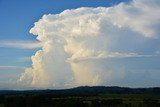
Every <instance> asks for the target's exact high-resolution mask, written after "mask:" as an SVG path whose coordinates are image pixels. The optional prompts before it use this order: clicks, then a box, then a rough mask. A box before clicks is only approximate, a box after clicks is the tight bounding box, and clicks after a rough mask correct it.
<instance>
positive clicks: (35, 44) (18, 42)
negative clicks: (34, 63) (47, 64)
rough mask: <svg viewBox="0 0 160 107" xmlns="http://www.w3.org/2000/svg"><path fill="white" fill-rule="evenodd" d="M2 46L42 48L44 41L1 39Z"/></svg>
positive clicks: (0, 44) (0, 45)
mask: <svg viewBox="0 0 160 107" xmlns="http://www.w3.org/2000/svg"><path fill="white" fill-rule="evenodd" d="M0 47H1V48H18V49H36V48H41V47H42V43H40V42H32V41H22V40H0Z"/></svg>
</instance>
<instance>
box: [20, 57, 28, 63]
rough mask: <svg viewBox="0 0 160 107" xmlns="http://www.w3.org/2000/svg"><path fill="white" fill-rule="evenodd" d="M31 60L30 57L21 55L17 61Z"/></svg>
mask: <svg viewBox="0 0 160 107" xmlns="http://www.w3.org/2000/svg"><path fill="white" fill-rule="evenodd" d="M28 61H31V57H22V58H19V59H18V62H28Z"/></svg>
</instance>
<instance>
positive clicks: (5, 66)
mask: <svg viewBox="0 0 160 107" xmlns="http://www.w3.org/2000/svg"><path fill="white" fill-rule="evenodd" d="M16 69H21V70H24V69H25V67H18V66H10V65H0V71H1V70H16Z"/></svg>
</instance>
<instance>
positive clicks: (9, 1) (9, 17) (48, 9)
mask: <svg viewBox="0 0 160 107" xmlns="http://www.w3.org/2000/svg"><path fill="white" fill-rule="evenodd" d="M134 1H136V3H137V4H138V3H142V6H143V3H144V5H145V3H146V5H147V6H151V9H154V8H152V3H150V4H151V5H149V3H148V2H144V0H142V1H143V2H139V1H141V0H134ZM147 1H148V0H147ZM129 2H131V0H58V1H57V0H0V13H1V14H0V23H1V27H0V42H1V43H0V87H4V88H6V89H7V88H10V89H12V87H11V86H12V85H10V87H6V85H4V84H5V83H6V82H7V81H8V80H11V81H12V80H16V79H17V78H19V77H20V75H21V74H22V73H23V72H24V70H25V68H29V67H31V66H32V65H33V66H34V64H33V63H32V62H34V61H31V56H34V55H35V53H36V52H37V51H38V50H40V49H41V45H42V44H41V43H39V42H38V41H37V40H36V36H34V35H33V34H34V32H36V28H35V29H34V30H33V31H32V32H31V33H32V34H31V33H29V31H30V29H31V28H33V27H34V23H35V22H37V21H38V20H39V19H41V18H42V16H43V15H44V14H46V15H47V14H59V13H61V12H63V11H64V10H66V9H77V8H80V7H92V8H96V7H106V8H107V7H113V6H116V5H118V4H119V3H126V5H127V3H129ZM155 2H157V4H158V3H159V2H158V1H157V0H155ZM136 3H135V4H134V3H133V6H134V5H135V7H136V5H137V4H136ZM140 5H141V4H140ZM154 5H155V4H154V0H153V7H154ZM138 6H139V5H138ZM124 7H125V6H124ZM118 8H119V7H118ZM158 8H159V7H158ZM149 9H150V8H149ZM126 10H127V9H126ZM113 11H115V10H113ZM127 11H128V12H129V13H131V14H132V12H133V14H135V15H136V14H137V13H136V9H135V10H134V9H133V10H132V9H130V10H129V9H128V10H127ZM147 11H148V10H147ZM120 12H121V10H120ZM148 12H150V10H149V11H148ZM117 13H118V12H117ZM108 14H111V15H113V14H112V13H108ZM115 14H116V12H115ZM124 14H125V13H124ZM142 14H143V13H142ZM145 14H147V15H148V13H144V16H145ZM121 15H123V14H120V15H119V16H118V17H120V18H121ZM127 15H128V14H127ZM128 16H129V17H132V15H128ZM128 16H127V17H128ZM46 17H49V16H46ZM116 17H117V16H116ZM133 17H134V16H133ZM157 17H158V18H159V16H157ZM114 18H115V17H114ZM114 18H113V19H114ZM144 18H145V17H144ZM158 18H157V19H158ZM42 19H43V18H42ZM122 19H124V18H123V16H122ZM131 19H132V18H131ZM133 19H134V18H133ZM133 19H132V20H133ZM155 19H156V18H155ZM71 20H72V19H71ZM114 20H116V21H117V20H118V19H114ZM139 20H141V18H140V19H139ZM146 20H151V21H152V17H151V18H148V17H146ZM116 21H115V22H116ZM133 21H134V22H135V23H136V24H137V23H138V24H137V27H135V26H136V25H135V24H133V23H130V24H126V25H125V24H124V25H123V24H121V23H120V22H117V23H120V24H121V25H122V26H124V28H122V29H120V30H119V28H117V27H115V28H114V26H110V27H108V28H106V32H107V30H108V32H107V33H106V32H105V30H104V31H102V32H105V33H106V34H110V35H113V36H114V37H113V38H112V37H111V36H109V37H107V38H109V39H110V40H112V42H113V43H112V44H109V46H108V47H107V52H115V53H111V54H112V55H113V56H114V55H117V53H118V55H120V57H121V55H122V53H123V55H126V56H127V55H129V57H131V58H128V56H127V57H124V58H122V59H112V58H111V59H107V60H109V61H107V62H106V59H103V60H102V61H99V62H103V63H104V65H103V66H105V67H107V68H109V69H111V70H112V66H115V65H117V66H118V67H114V69H113V70H117V69H118V68H122V69H123V68H124V69H125V75H123V76H124V77H123V78H125V79H120V80H117V79H116V77H117V76H114V77H115V80H113V81H111V82H109V83H108V84H106V83H104V82H102V84H100V85H119V86H131V87H140V86H141V85H142V84H144V85H143V86H144V87H147V86H152V85H151V84H153V86H160V84H159V83H158V81H159V79H158V77H157V75H159V74H160V73H159V72H158V71H159V70H160V67H159V64H160V61H159V60H158V59H159V58H160V57H159V54H160V47H159V45H158V44H159V41H160V39H159V37H158V36H157V35H159V33H160V32H158V31H157V29H159V28H160V24H159V23H157V24H154V23H153V27H152V26H150V25H151V24H150V23H149V24H148V25H149V28H148V27H146V26H145V24H144V25H142V24H143V23H142V24H141V22H136V21H135V20H133ZM122 22H123V21H122ZM39 23H40V22H39ZM111 23H112V21H111ZM124 23H125V22H124ZM139 23H140V24H139ZM37 26H38V25H37ZM105 26H106V25H105ZM107 26H108V25H107ZM115 26H116V25H115ZM117 26H119V25H117ZM138 26H139V27H138ZM38 27H39V26H38ZM44 29H47V28H44ZM112 29H117V30H116V32H115V33H113V32H114V30H113V32H112ZM143 29H149V30H148V32H147V30H146V32H144V31H142V30H143ZM150 29H151V30H150ZM42 30H43V29H42ZM102 30H103V29H102ZM132 30H133V31H132ZM46 31H47V30H46ZM53 31H54V30H53ZM117 32H119V33H122V35H123V36H124V37H119V36H116V34H118V33H117ZM153 32H154V33H153ZM35 34H38V35H39V33H37V32H36V33H35ZM128 35H135V36H136V37H135V36H134V37H128ZM139 35H140V36H139ZM125 36H126V39H125V40H124V38H125ZM150 36H151V39H150ZM152 36H153V38H152ZM39 37H40V36H39ZM154 37H155V38H156V39H155V38H154ZM40 41H41V40H40ZM42 41H43V40H42ZM42 41H41V42H42ZM117 41H118V42H117ZM43 42H44V41H43ZM135 43H136V44H135ZM104 44H105V43H104ZM127 44H128V46H126V45H127ZM96 45H97V44H95V46H96ZM107 45H108V44H107ZM42 46H43V47H45V46H44V45H42ZM51 52H52V51H51ZM57 54H58V53H57ZM35 56H36V55H35ZM51 56H52V55H51ZM116 57H117V56H116ZM104 60H105V61H104ZM44 61H45V60H44ZM98 64H99V63H98ZM47 67H48V66H47ZM105 67H102V68H105ZM33 71H34V69H33ZM139 72H141V73H140V75H137V74H138V73H139ZM147 73H148V74H147ZM51 74H52V73H51ZM113 74H114V73H113ZM121 74H123V72H122V73H121ZM144 74H145V75H147V76H146V79H143V75H144ZM149 75H150V76H149ZM106 78H107V77H106ZM117 78H119V77H117ZM136 78H137V80H139V81H141V80H142V81H141V82H139V84H138V83H137V81H136V80H135V79H136ZM149 79H151V80H149ZM58 80H59V79H58ZM58 80H57V81H58ZM77 81H78V80H77ZM107 81H110V80H107ZM127 81H128V82H127ZM148 81H150V82H148ZM7 83H8V82H7ZM84 83H85V82H84ZM9 84H11V83H9ZM134 84H135V85H134ZM32 85H33V84H32ZM80 85H81V84H80ZM82 85H84V84H82ZM87 85H88V84H87ZM89 85H90V84H89ZM26 87H27V86H26ZM40 87H41V86H40Z"/></svg>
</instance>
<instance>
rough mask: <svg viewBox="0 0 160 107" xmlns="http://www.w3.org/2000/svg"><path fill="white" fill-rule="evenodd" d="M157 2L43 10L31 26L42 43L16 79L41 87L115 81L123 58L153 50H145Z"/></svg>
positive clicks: (156, 19)
mask: <svg viewBox="0 0 160 107" xmlns="http://www.w3.org/2000/svg"><path fill="white" fill-rule="evenodd" d="M159 5H160V3H159V1H158V0H152V1H151V0H133V1H132V2H130V3H129V4H125V3H121V4H118V5H115V6H113V7H97V8H86V7H82V8H78V9H71V10H65V11H63V12H62V13H60V14H49V15H44V16H43V17H42V18H41V19H40V20H39V21H38V22H36V23H35V25H34V27H33V28H32V29H31V30H30V33H32V34H34V35H37V40H39V41H40V42H42V43H43V44H42V49H41V50H39V51H37V52H36V54H35V55H34V56H32V58H31V59H32V67H31V68H27V69H26V70H25V72H24V73H23V74H22V75H21V77H20V78H19V80H18V82H19V83H20V84H23V85H24V86H25V85H27V86H31V87H40V88H46V87H51V88H52V87H57V88H62V87H63V88H64V87H65V88H66V87H73V86H79V85H107V84H111V83H112V85H114V83H116V82H117V81H119V80H121V79H123V78H125V74H126V73H125V72H126V71H125V64H124V63H122V62H121V59H124V58H141V57H143V58H148V57H153V56H154V55H152V54H146V53H144V52H145V50H152V48H153V47H147V45H148V44H152V43H153V42H155V41H156V40H158V38H159V31H158V30H157V29H158V28H157V27H158V26H160V23H159V19H160V15H159V13H160V12H159V10H160V7H159ZM156 43H159V42H158V41H156ZM155 50H156V48H155ZM150 53H152V52H150ZM131 64H132V63H131Z"/></svg>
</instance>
